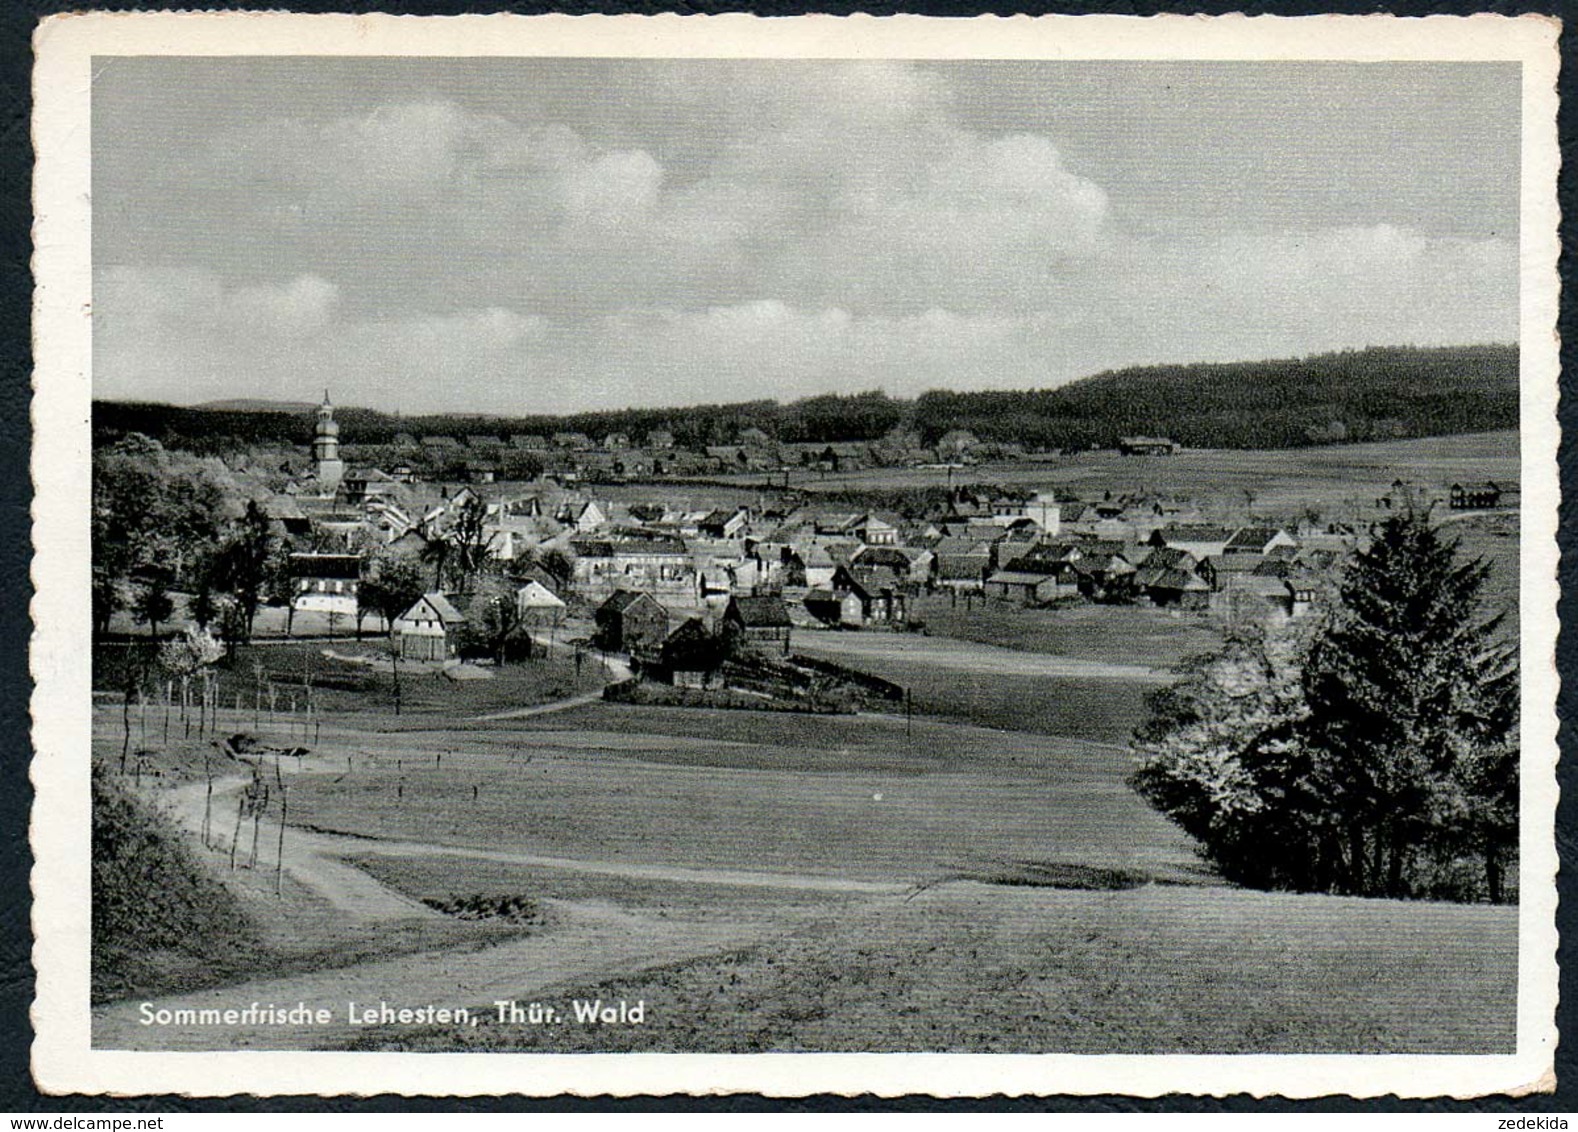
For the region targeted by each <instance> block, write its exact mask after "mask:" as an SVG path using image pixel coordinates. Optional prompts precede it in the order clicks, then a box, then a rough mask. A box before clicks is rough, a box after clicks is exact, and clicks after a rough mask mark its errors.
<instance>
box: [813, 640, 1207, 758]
mask: <svg viewBox="0 0 1578 1132" xmlns="http://www.w3.org/2000/svg"><path fill="white" fill-rule="evenodd" d="M838 636H853V634H848V635H837V634H810V633H806V634H803V635H801V636H800V637H797V638H796V639H795V649H796V651H799V652H804V653H807V654H809V655H811V656H825V657H827V658H828V659H831V660H836V661H839V662H840V663H843V664H848V665H851V666H853V667H856V668H859V669H861V670H862V671H864V672H869V673H871V674H873V675H875V676H880V677H882V678H883V679H884V680H891V681H893V682H894V683H895V684H899V685H901V686H902V687H904V688H905V689H907V690H908V692H909V695H910V697H911V700H910V706H911V710H912V711H914V712H915V713H917V714H919V715H922V716H926V717H930V718H936V719H942V720H951V721H957V722H961V723H968V724H971V725H974V726H976V727H982V728H995V729H1000V730H1004V731H1018V732H1027V733H1031V734H1036V735H1046V736H1054V735H1055V736H1066V737H1070V738H1075V739H1084V740H1092V741H1096V742H1101V743H1117V744H1123V743H1127V742H1128V740H1129V736H1130V735H1131V734H1133V732H1134V729H1135V727H1136V726H1138V725H1139V723H1140V722H1141V721H1142V720H1143V719H1144V718H1145V715H1146V706H1145V698H1146V696H1147V695H1148V694H1149V693H1150V692H1152V691H1154V690H1156V689H1157V688H1159V687H1161V686H1162V685H1163V684H1165V683H1166V680H1165V678H1163V677H1157V678H1154V679H1149V680H1136V679H1121V678H1113V677H1109V676H1099V675H1098V676H1087V675H1078V674H1069V675H1034V674H1023V673H1019V672H1015V671H1012V670H1011V667H1009V668H1007V670H1004V669H1002V668H1000V669H999V670H997V671H979V670H971V669H969V668H963V667H960V666H958V665H957V664H955V663H948V664H941V663H935V662H933V661H932V659H931V658H929V657H928V656H927V655H926V652H927V645H926V642H925V641H924V640H923V639H921V638H912V639H910V640H908V641H903V640H902V639H901V638H898V637H886V638H884V639H885V640H891V641H894V642H901V643H904V644H907V645H909V646H911V647H910V649H909V655H906V654H905V653H904V652H900V651H897V650H896V649H895V651H893V652H887V651H884V650H881V649H878V648H875V647H873V648H871V649H869V650H868V649H866V648H865V645H866V644H867V643H868V642H866V641H861V642H860V646H861V652H860V655H858V656H854V655H851V654H850V653H849V652H848V651H847V647H846V646H847V645H848V643H849V642H847V641H845V640H843V639H837V640H835V639H834V638H835V637H838ZM875 638H876V635H875V634H873V635H872V639H873V640H875ZM1175 651H1179V646H1174V647H1173V648H1172V649H1170V650H1169V652H1175ZM949 659H950V660H951V659H952V658H949ZM993 659H1001V658H993ZM1010 659H1011V658H1010ZM1150 659H1151V658H1149V657H1142V656H1135V657H1131V658H1130V659H1129V661H1126V662H1116V663H1139V664H1145V663H1146V662H1147V661H1148V660H1150ZM1005 667H1007V666H1005ZM895 710H896V711H901V710H902V708H901V707H900V706H899V705H895Z"/></svg>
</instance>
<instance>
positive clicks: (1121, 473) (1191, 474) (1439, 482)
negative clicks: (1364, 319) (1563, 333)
mask: <svg viewBox="0 0 1578 1132" xmlns="http://www.w3.org/2000/svg"><path fill="white" fill-rule="evenodd" d="M1519 471H1520V468H1519V462H1518V435H1517V433H1515V432H1485V433H1474V434H1470V435H1465V436H1443V437H1430V438H1426V439H1419V440H1392V441H1385V442H1379V443H1373V444H1342V445H1329V446H1325V447H1319V448H1293V449H1278V450H1261V451H1229V450H1218V449H1200V450H1193V451H1188V452H1182V453H1180V454H1178V455H1176V456H1157V457H1132V456H1131V457H1125V456H1119V455H1118V454H1117V453H1115V452H1090V453H1081V454H1079V455H1074V456H1065V457H1058V458H1054V459H1048V460H1017V461H1012V462H1007V463H1000V464H981V465H978V466H975V467H971V468H966V469H964V470H963V471H956V472H955V473H954V477H955V481H956V482H960V483H975V482H979V483H1000V484H1004V485H1014V486H1018V487H1024V488H1033V489H1038V490H1044V489H1052V488H1057V489H1060V490H1063V491H1066V492H1069V493H1073V494H1077V495H1078V496H1079V497H1080V498H1082V499H1099V498H1101V496H1102V495H1103V493H1105V492H1108V491H1110V492H1112V493H1113V494H1114V495H1121V494H1123V493H1126V492H1139V491H1148V492H1157V493H1160V494H1162V495H1167V496H1176V497H1180V498H1191V499H1198V500H1200V502H1201V503H1203V504H1204V503H1209V502H1210V501H1213V500H1214V501H1219V502H1220V503H1221V504H1223V505H1231V506H1235V507H1242V506H1244V505H1245V503H1246V502H1247V499H1248V498H1252V499H1253V501H1254V509H1255V511H1256V512H1257V513H1258V514H1262V515H1267V516H1276V515H1293V514H1296V513H1297V512H1298V511H1299V510H1301V509H1302V508H1304V507H1308V506H1315V507H1323V508H1327V509H1330V510H1332V511H1333V512H1334V515H1335V516H1339V517H1340V516H1342V513H1343V510H1344V508H1346V507H1348V506H1349V505H1350V504H1354V503H1357V504H1359V505H1362V506H1366V507H1367V506H1370V505H1371V504H1373V502H1374V500H1375V499H1376V497H1378V496H1379V495H1381V494H1382V493H1383V492H1384V491H1385V490H1386V489H1387V487H1388V486H1389V485H1390V484H1391V482H1392V481H1393V480H1394V479H1398V478H1402V479H1405V480H1410V481H1412V482H1413V483H1415V484H1417V485H1419V486H1420V487H1423V488H1426V489H1429V490H1433V491H1440V492H1441V493H1442V494H1443V495H1444V494H1445V489H1446V488H1447V487H1449V486H1450V485H1451V484H1452V483H1453V482H1454V481H1457V480H1517V479H1518V478H1519ZM758 481H759V477H758ZM947 482H948V480H947V473H946V472H945V471H943V470H941V469H935V468H874V469H871V470H868V471H860V472H850V473H846V474H841V475H829V476H826V477H807V478H806V479H805V480H804V482H799V481H796V480H795V479H793V478H791V480H790V484H791V486H793V487H800V488H803V489H804V490H807V491H812V492H815V491H819V490H824V491H825V490H841V489H847V488H861V487H867V488H894V487H920V486H928V485H945V484H946V483H947ZM1246 492H1247V493H1248V496H1247V497H1246V495H1245V493H1246Z"/></svg>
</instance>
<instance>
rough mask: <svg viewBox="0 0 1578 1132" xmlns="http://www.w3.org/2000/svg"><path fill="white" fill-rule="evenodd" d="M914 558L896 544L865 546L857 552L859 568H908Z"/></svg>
mask: <svg viewBox="0 0 1578 1132" xmlns="http://www.w3.org/2000/svg"><path fill="white" fill-rule="evenodd" d="M913 562H914V559H913V558H911V556H910V555H908V554H905V553H904V552H903V551H902V550H900V549H899V548H898V547H896V546H864V547H861V548H860V549H859V550H857V551H856V552H855V555H854V564H855V566H856V567H857V568H869V567H873V566H887V567H889V568H890V569H896V570H897V569H902V570H908V569H909V568H910V566H911V565H912V564H913Z"/></svg>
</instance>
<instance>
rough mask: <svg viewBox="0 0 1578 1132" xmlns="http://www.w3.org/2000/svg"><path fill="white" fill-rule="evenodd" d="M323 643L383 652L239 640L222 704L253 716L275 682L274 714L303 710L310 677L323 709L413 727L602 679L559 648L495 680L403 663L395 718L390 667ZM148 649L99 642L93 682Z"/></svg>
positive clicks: (106, 679) (116, 673) (535, 700)
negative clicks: (358, 659) (329, 653)
mask: <svg viewBox="0 0 1578 1132" xmlns="http://www.w3.org/2000/svg"><path fill="white" fill-rule="evenodd" d="M326 649H328V650H332V651H334V652H335V653H337V654H339V655H340V656H352V655H365V656H367V657H374V658H377V659H378V660H379V661H380V662H381V663H382V662H384V661H385V658H386V656H387V654H386V653H384V652H383V650H382V649H381V648H380V646H379V645H378V644H377V643H376V642H374V641H368V642H367V643H365V644H362V645H358V644H356V643H354V642H350V641H344V642H338V643H335V644H333V645H325V644H322V643H312V644H308V643H305V642H303V643H295V644H254V645H243V646H241V647H240V648H238V649H237V651H236V655H235V657H234V658H233V659H231V660H230V661H229V662H228V663H226V664H222V665H220V666H218V667H217V668H216V669H215V674H216V676H217V679H218V681H219V696H220V704H221V706H222V707H225V708H228V709H230V710H231V711H232V712H234V710H235V705H236V703H237V699H236V697H237V696H239V697H240V703H241V705H242V712H243V717H245V716H247V715H250V714H251V713H252V711H253V707H254V703H255V702H256V701H257V695H258V689H259V687H260V685H261V686H262V687H263V688H264V689H265V691H264V693H263V699H262V701H261V704H262V714H263V716H267V715H268V713H269V701H268V698H267V691H266V688H267V686H268V684H270V683H274V684H277V685H279V689H278V691H277V693H276V697H275V701H274V707H275V710H276V712H277V713H279V714H283V713H287V712H288V711H289V710H290V706H291V701H292V699H293V698H294V699H295V702H296V705H297V709H298V710H305V704H306V685H307V682H308V681H309V680H310V681H311V683H312V685H313V696H314V699H315V701H316V703H317V707H318V710H319V712H320V713H329V714H334V715H363V716H379V717H386V716H387V717H389V720H388V723H389V725H391V726H412V725H420V724H421V722H422V721H423V720H424V719H426V720H427V721H429V722H431V718H432V717H435V716H442V717H447V718H451V719H456V720H460V719H465V718H468V717H470V716H473V715H479V714H484V713H487V712H494V711H505V710H509V709H511V708H517V707H527V706H530V705H532V704H541V703H547V702H549V701H553V700H560V699H565V698H568V697H570V696H574V695H576V694H578V693H581V692H588V691H593V690H595V689H597V688H600V687H601V686H602V685H603V684H604V683H605V682H606V681H605V678H604V676H603V670H602V667H601V665H599V664H598V663H597V661H596V660H594V659H593V658H591V657H590V656H588V657H586V658H585V659H584V660H583V662H582V664H581V666H580V667H579V669H578V668H577V666H576V665H575V662H574V660H573V659H572V658H571V657H569V656H567V655H565V654H558V653H556V654H555V655H553V656H552V657H550V658H539V659H534V660H528V661H523V662H521V663H519V664H507V665H502V666H499V667H496V668H488V669H486V670H485V671H488V672H489V673H491V675H492V678H491V679H481V680H460V681H456V680H450V679H449V678H447V677H445V676H443V675H440V674H439V673H438V672H437V671H436V670H435V669H434V668H433V667H431V666H425V665H412V664H404V665H402V666H401V669H400V703H401V713H402V716H411V717H415V719H403V720H398V719H395V718H394V716H393V713H394V707H395V678H394V674H393V673H392V672H390V671H389V670H388V669H387V667H372V666H369V665H367V664H357V663H354V662H352V661H348V660H343V659H336V658H335V657H329V656H325V655H324V652H325V650H326ZM150 655H151V652H150V649H149V646H148V645H147V643H146V642H135V643H132V644H130V645H124V644H106V645H100V646H98V647H97V649H96V651H95V654H94V664H93V677H94V687H96V688H99V689H102V690H106V691H117V690H119V688H120V687H121V682H122V680H123V676H122V673H123V672H124V668H125V666H126V665H127V664H128V663H140V661H136V660H133V658H135V657H141V658H143V660H144V661H145V660H146V658H147V657H148V656H150ZM259 722H260V724H261V722H262V720H261V718H260V720H259Z"/></svg>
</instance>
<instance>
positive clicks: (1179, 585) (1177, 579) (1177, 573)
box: [1136, 567, 1211, 591]
mask: <svg viewBox="0 0 1578 1132" xmlns="http://www.w3.org/2000/svg"><path fill="white" fill-rule="evenodd" d="M1136 580H1138V578H1136ZM1143 584H1144V585H1145V587H1146V588H1147V589H1155V590H1180V591H1182V590H1208V589H1210V588H1211V587H1210V586H1208V585H1206V584H1205V582H1204V581H1202V580H1201V579H1200V578H1198V577H1196V576H1195V575H1194V574H1191V573H1190V572H1189V571H1187V570H1175V569H1173V568H1172V567H1166V568H1164V569H1162V570H1160V571H1158V573H1157V576H1156V577H1155V578H1154V579H1153V580H1148V581H1146V582H1144V583H1143Z"/></svg>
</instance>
